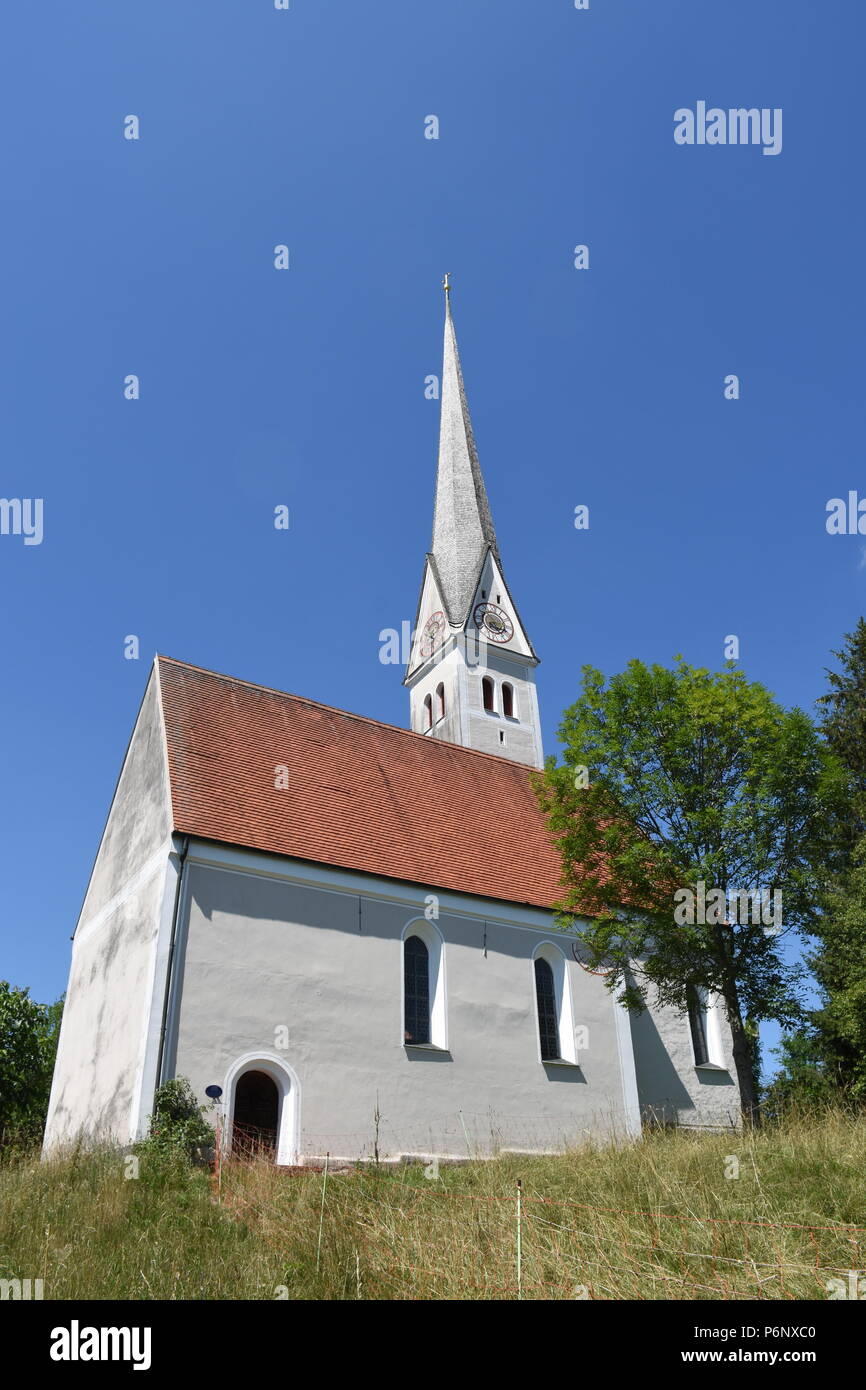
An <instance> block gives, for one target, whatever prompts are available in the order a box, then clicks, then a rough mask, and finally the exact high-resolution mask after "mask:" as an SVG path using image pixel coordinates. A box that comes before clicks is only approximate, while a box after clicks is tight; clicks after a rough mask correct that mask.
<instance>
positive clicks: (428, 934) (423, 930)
mask: <svg viewBox="0 0 866 1390" xmlns="http://www.w3.org/2000/svg"><path fill="white" fill-rule="evenodd" d="M403 1044H404V1046H406V1047H433V1048H438V1049H440V1050H441V1051H445V1050H447V1047H448V1038H447V1028H446V1010H445V953H444V945H443V939H442V935H441V933H440V932H439V930H438V929H437V928H436V927H434V926H433V924H432V922H428V921H426V920H419V921H415V922H410V923H409V925H408V926H407V927H406V929H405V931H404V933H403Z"/></svg>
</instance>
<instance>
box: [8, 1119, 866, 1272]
mask: <svg viewBox="0 0 866 1390" xmlns="http://www.w3.org/2000/svg"><path fill="white" fill-rule="evenodd" d="M864 1158H866V1119H864V1118H856V1117H852V1116H848V1115H844V1114H840V1113H837V1112H833V1111H830V1112H827V1113H825V1114H824V1115H822V1116H820V1117H814V1116H813V1117H811V1118H799V1119H791V1120H789V1121H788V1122H786V1123H785V1124H784V1125H781V1126H778V1127H771V1128H767V1129H765V1130H763V1131H761V1132H760V1133H757V1134H752V1135H748V1136H746V1135H739V1134H734V1133H726V1134H719V1135H716V1134H706V1133H703V1134H695V1133H689V1132H686V1131H682V1130H680V1131H668V1132H658V1133H653V1134H648V1135H647V1136H646V1137H645V1138H644V1139H643V1140H642V1141H641V1142H639V1143H637V1144H634V1145H632V1146H629V1147H624V1148H606V1149H595V1150H581V1151H575V1152H572V1153H568V1154H564V1155H561V1156H558V1157H537V1158H516V1157H508V1158H505V1157H503V1158H498V1159H494V1160H490V1161H488V1162H486V1163H481V1162H477V1163H467V1164H465V1165H459V1166H449V1167H446V1166H445V1165H443V1166H442V1167H441V1168H440V1170H439V1176H438V1178H437V1177H435V1176H433V1174H432V1173H430V1170H428V1173H429V1176H425V1169H424V1166H423V1165H422V1164H402V1165H400V1166H399V1167H396V1168H391V1167H385V1166H380V1167H375V1166H365V1167H363V1168H357V1169H354V1170H352V1171H348V1172H339V1173H330V1174H328V1176H327V1180H326V1179H325V1175H324V1174H323V1173H322V1172H321V1171H312V1170H311V1171H297V1170H296V1171H287V1170H278V1169H274V1168H272V1167H270V1166H268V1165H267V1164H265V1163H263V1162H258V1163H249V1164H237V1163H235V1164H226V1165H224V1167H223V1170H222V1175H221V1181H220V1183H219V1185H218V1184H217V1182H216V1179H215V1178H214V1177H213V1176H212V1175H211V1174H210V1173H209V1172H208V1171H207V1170H202V1169H198V1170H193V1169H190V1168H188V1167H187V1166H186V1165H185V1164H184V1163H183V1162H181V1161H174V1162H167V1161H165V1160H159V1159H156V1158H153V1159H147V1158H145V1157H143V1158H142V1160H141V1166H140V1171H139V1176H138V1177H137V1178H127V1177H126V1176H125V1172H126V1171H128V1170H129V1167H130V1165H129V1164H128V1163H127V1161H126V1160H125V1158H124V1155H122V1154H120V1153H117V1152H112V1151H107V1150H106V1151H101V1152H99V1153H90V1154H85V1153H80V1154H73V1155H68V1156H65V1157H63V1158H57V1159H55V1160H53V1161H51V1162H47V1163H40V1162H39V1160H38V1157H37V1156H35V1155H33V1156H26V1155H25V1156H21V1157H18V1158H16V1159H14V1160H9V1161H6V1162H5V1163H4V1164H3V1166H2V1167H0V1278H6V1279H8V1278H21V1279H26V1278H30V1279H37V1278H41V1279H42V1280H43V1283H44V1297H45V1298H46V1299H55V1298H58V1299H87V1298H97V1299H103V1298H120V1299H154V1298H155V1299H166V1298H168V1299H274V1298H281V1297H282V1298H285V1297H288V1298H300V1299H357V1298H361V1299H404V1298H406V1299H488V1298H494V1299H495V1298H509V1299H510V1298H515V1297H517V1296H518V1256H517V1249H518V1186H517V1184H518V1181H520V1183H521V1189H520V1192H521V1198H520V1214H519V1216H520V1222H519V1224H520V1247H521V1258H520V1264H519V1277H520V1289H519V1293H520V1295H521V1296H522V1297H523V1298H526V1299H532V1298H544V1299H560V1298H564V1299H575V1298H578V1299H583V1298H595V1299H665V1300H671V1299H680V1298H699V1299H714V1298H725V1299H760V1298H772V1299H778V1298H793V1299H796V1298H827V1297H828V1296H829V1295H828V1291H827V1287H826V1286H827V1281H828V1280H830V1279H832V1278H837V1279H841V1280H843V1281H844V1284H845V1286H846V1287H847V1286H850V1284H851V1282H852V1281H851V1277H850V1276H851V1274H852V1273H853V1274H854V1275H855V1276H856V1274H858V1273H860V1274H862V1273H863V1272H864V1261H866V1186H864ZM734 1160H736V1164H735V1162H734ZM737 1165H738V1168H739V1176H737V1177H733V1176H731V1177H729V1176H726V1173H732V1172H733V1171H734V1170H735V1167H736V1166H737ZM864 1289H866V1284H864Z"/></svg>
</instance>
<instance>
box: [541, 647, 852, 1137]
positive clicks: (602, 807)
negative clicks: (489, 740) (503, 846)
mask: <svg viewBox="0 0 866 1390" xmlns="http://www.w3.org/2000/svg"><path fill="white" fill-rule="evenodd" d="M560 738H561V740H562V742H563V743H564V745H565V748H564V755H563V757H564V762H563V764H561V765H560V766H556V763H555V759H553V758H551V759H549V760H548V763H547V766H546V770H545V773H544V775H543V778H542V779H540V782H539V795H540V798H541V802H542V805H543V806H544V808H545V809H546V811H547V813H548V816H549V819H550V825H551V829H552V832H553V835H554V837H555V839H556V841H557V843H558V846H559V850H560V853H561V857H562V864H563V883H564V885H565V891H564V894H563V897H562V900H561V902H560V903H559V904H558V908H559V921H560V924H561V925H562V926H568V927H573V926H574V925H576V924H578V923H579V924H581V925H580V929H581V932H582V937H583V940H584V943H585V945H586V947H587V949H588V952H589V961H588V963H589V964H590V965H593V966H595V967H599V966H606V967H607V969H608V971H609V972H610V973H609V974H608V977H607V982H608V987H609V988H611V989H613V990H617V991H622V994H623V998H624V1002H625V1003H626V1004H627V1005H628V1006H629V1007H631V1008H634V1009H641V1008H644V1007H645V1006H646V1002H647V997H648V992H649V990H650V987H652V989H654V990H655V992H656V996H657V998H658V1000H659V1002H660V1003H661V1004H663V1005H671V1006H673V1007H675V1008H677V1009H680V1010H682V1011H685V1010H686V1009H687V1008H688V1005H689V1002H690V1000H691V999H692V998H693V993H692V992H693V991H694V990H695V989H703V990H706V991H707V992H708V993H714V994H717V995H720V996H721V998H722V1000H723V1001H724V1006H725V1010H726V1013H727V1018H728V1022H729V1024H730V1029H731V1036H732V1046H733V1058H734V1065H735V1068H736V1076H737V1082H738V1085H739V1090H740V1099H741V1106H742V1111H743V1116H744V1119H745V1120H746V1121H748V1122H756V1121H757V1119H758V1090H757V1084H756V1078H755V1062H756V1053H755V1048H754V1044H753V1041H752V1039H753V1037H754V1034H755V1029H756V1025H757V1023H758V1022H759V1021H760V1020H762V1019H776V1020H778V1021H779V1022H781V1023H782V1024H783V1025H792V1024H794V1023H795V1022H796V1021H797V1020H798V1019H800V1017H801V1008H800V1004H799V999H798V983H799V978H800V974H801V968H799V967H797V966H795V965H793V964H792V963H791V962H790V960H788V959H787V958H786V955H785V953H784V952H783V949H782V943H783V939H784V937H785V936H786V935H787V934H789V933H791V932H792V931H795V930H805V929H807V928H808V927H809V925H810V924H811V923H812V922H813V919H814V912H815V899H816V893H817V884H816V878H815V874H814V871H813V868H812V865H813V863H814V862H816V860H818V859H819V858H820V856H821V854H822V852H823V845H822V826H823V825H824V824H825V823H826V818H827V808H828V806H830V805H833V804H835V802H836V801H837V800H838V797H839V796H840V788H841V785H842V781H843V778H842V774H841V770H840V768H839V766H838V764H837V762H836V760H835V759H834V758H833V757H832V755H831V754H830V753H829V752H828V750H827V749H826V747H825V746H824V745H823V744H822V742H821V740H820V738H819V737H818V734H817V731H816V729H815V727H814V725H813V724H812V722H811V720H810V719H809V718H808V717H807V716H806V715H805V714H804V713H803V712H802V711H800V710H798V709H793V710H786V709H784V708H783V707H782V706H781V705H779V704H778V703H777V702H776V700H775V699H774V698H773V696H772V695H771V694H770V692H769V691H768V690H766V689H765V688H764V686H762V685H760V684H758V683H757V682H750V681H748V680H747V679H746V677H745V675H744V674H743V672H742V671H740V670H737V669H735V668H734V667H733V665H732V663H728V664H727V665H726V666H725V667H724V668H723V669H722V670H721V671H718V672H710V671H708V670H706V669H703V668H697V667H693V666H690V665H688V664H687V663H686V662H685V661H684V660H683V659H682V658H677V660H676V664H675V666H674V667H673V669H668V668H666V667H663V666H659V665H653V666H646V665H644V664H643V663H642V662H640V661H632V662H630V663H629V665H628V667H627V668H626V670H625V671H624V672H622V673H621V674H619V675H615V676H613V677H611V679H610V680H609V681H607V680H606V679H605V677H604V676H603V675H602V673H601V672H600V671H596V670H593V669H592V668H591V667H585V668H584V674H583V689H582V694H581V696H580V698H579V699H578V700H577V701H576V703H575V704H574V705H572V706H571V707H570V708H569V709H567V710H566V711H565V714H564V716H563V722H562V725H561V728H560ZM702 885H703V895H704V898H705V900H706V903H707V907H706V909H705V911H704V912H702V911H701V910H700V907H699V904H700V901H701V894H702ZM770 890H774V891H778V892H780V893H781V903H782V924H781V925H779V924H778V922H775V923H773V924H771V925H770V926H768V924H767V922H766V921H765V920H762V918H761V910H760V896H759V895H760V894H761V893H762V892H768V891H770ZM687 893H691V894H692V902H693V903H694V906H695V910H694V912H692V913H691V914H689V912H688V899H687ZM738 893H741V894H744V895H747V894H750V895H752V897H751V900H750V901H748V902H747V900H746V899H745V897H744V898H743V899H742V900H740V902H739V903H738V905H737V910H736V911H731V910H730V900H731V898H732V896H733V895H735V894H738ZM711 894H713V895H714V896H713V897H712V898H711V896H710V895H711ZM720 899H721V900H722V903H723V905H722V906H719V900H720ZM710 904H712V906H710ZM756 904H757V905H758V906H757V909H756ZM768 906H769V904H767V903H765V905H764V910H765V913H766V909H767V907H768ZM680 909H682V910H680ZM690 916H691V918H692V919H693V920H689V917H690ZM702 916H703V917H704V919H705V920H703V921H702V920H700V919H701V917H702ZM756 916H757V920H755V917H756ZM684 919H685V920H684ZM744 919H745V920H744Z"/></svg>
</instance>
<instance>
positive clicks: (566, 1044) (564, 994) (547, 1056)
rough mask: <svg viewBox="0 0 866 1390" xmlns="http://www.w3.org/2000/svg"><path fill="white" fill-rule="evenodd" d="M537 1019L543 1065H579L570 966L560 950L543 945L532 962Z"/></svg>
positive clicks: (550, 945)
mask: <svg viewBox="0 0 866 1390" xmlns="http://www.w3.org/2000/svg"><path fill="white" fill-rule="evenodd" d="M532 966H533V974H534V984H535V1017H536V1025H537V1032H538V1047H539V1054H540V1057H541V1060H542V1062H561V1063H568V1064H570V1065H571V1066H576V1065H577V1061H578V1059H577V1048H576V1046H575V1038H574V1012H573V1009H572V1001H571V981H570V978H569V973H568V962H567V961H566V959H565V956H564V955H563V953H562V951H561V950H560V949H559V947H558V946H554V945H553V943H552V942H547V941H546V942H543V943H542V945H540V946H539V947H538V948H537V949H536V951H535V953H534V955H533V960H532Z"/></svg>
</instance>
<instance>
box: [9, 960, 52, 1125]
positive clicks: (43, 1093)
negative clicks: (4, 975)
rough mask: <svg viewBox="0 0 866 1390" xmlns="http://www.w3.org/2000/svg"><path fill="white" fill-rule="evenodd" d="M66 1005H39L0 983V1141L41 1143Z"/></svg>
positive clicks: (26, 992)
mask: <svg viewBox="0 0 866 1390" xmlns="http://www.w3.org/2000/svg"><path fill="white" fill-rule="evenodd" d="M62 1014H63V999H62V998H60V999H58V1000H57V1001H56V1003H54V1004H37V1003H36V1001H35V1000H33V999H31V998H30V991H29V990H28V989H19V988H16V987H15V986H14V985H10V984H9V982H8V981H7V980H0V1139H2V1138H5V1139H6V1140H7V1141H8V1139H9V1138H11V1137H12V1136H15V1137H18V1138H24V1139H38V1138H39V1137H40V1136H41V1134H42V1131H43V1129H44V1127H45V1117H46V1115H47V1113H48V1099H49V1096H50V1094H51V1077H52V1075H53V1072H54V1058H55V1056H56V1053H57V1039H58V1037H59V1034H60V1020H61V1017H62Z"/></svg>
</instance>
